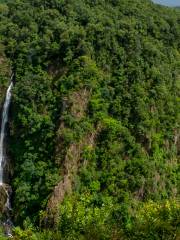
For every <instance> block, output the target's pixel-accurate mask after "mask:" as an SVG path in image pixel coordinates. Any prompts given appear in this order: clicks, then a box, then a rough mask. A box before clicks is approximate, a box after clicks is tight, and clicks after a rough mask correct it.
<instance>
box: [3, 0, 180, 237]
mask: <svg viewBox="0 0 180 240" xmlns="http://www.w3.org/2000/svg"><path fill="white" fill-rule="evenodd" d="M5 2H6V3H2V4H0V36H1V42H2V44H3V45H4V46H5V53H6V56H7V57H8V58H9V59H10V60H11V62H12V68H13V70H14V72H15V87H14V89H13V102H12V114H11V115H12V117H11V118H12V119H11V125H10V127H11V131H10V139H11V141H10V152H11V156H12V159H13V162H14V175H13V179H12V185H13V190H14V196H13V208H14V220H15V222H16V224H19V225H20V226H21V227H24V229H25V230H24V232H23V231H22V230H20V228H16V229H15V235H17V239H137V240H139V239H166V240H167V239H169V240H170V239H178V237H179V227H180V219H179V215H180V214H178V213H179V211H180V206H179V203H178V198H179V186H180V175H179V172H180V171H179V170H180V169H179V152H178V147H179V139H178V137H179V123H180V118H179V100H180V98H179V90H180V82H179V80H180V52H179V46H180V26H179V23H180V12H179V10H178V9H170V8H165V7H160V6H156V5H154V4H153V3H152V2H151V1H148V0H117V1H114V0H112V1H111V0H108V1H107V0H94V1H92V0H77V1H73V0H51V1H46V0H7V1H5ZM83 90H84V91H86V92H88V94H86V95H83V96H84V99H81V101H79V102H78V101H77V100H76V99H75V97H73V96H76V93H80V92H82V91H83ZM87 98H88V99H87ZM73 102H76V105H77V107H79V108H80V107H81V106H82V105H83V102H87V106H86V109H85V110H84V114H79V115H78V114H77V112H76V111H75V110H74V111H73ZM78 105H79V106H78ZM91 132H95V134H96V139H95V140H94V141H95V142H94V143H93V145H91V146H90V144H85V146H83V149H81V152H80V159H79V161H78V162H80V164H78V170H77V172H76V174H75V179H74V180H73V193H72V194H69V195H68V196H66V197H65V199H64V201H63V203H61V204H60V206H59V217H58V222H57V223H56V224H55V225H54V228H55V229H56V231H57V233H52V232H51V231H49V230H43V229H41V230H42V233H35V232H36V229H38V228H39V227H40V228H43V227H44V226H41V224H40V223H41V221H42V219H41V217H42V216H43V215H44V214H45V209H46V206H47V202H48V199H49V196H50V194H51V192H52V191H53V188H54V186H55V185H56V184H57V183H58V182H59V181H60V180H61V179H62V178H63V174H65V173H64V172H63V165H64V162H65V159H67V158H66V154H67V152H68V149H69V148H70V147H71V146H73V145H74V146H76V144H78V143H79V144H80V142H81V141H84V142H85V143H86V138H87V136H88V134H90V133H91ZM146 214H147V215H146ZM27 226H29V227H27ZM31 226H32V227H31ZM51 227H52V226H51ZM45 228H47V226H46V227H45ZM43 231H47V232H44V233H43ZM40 234H41V235H40Z"/></svg>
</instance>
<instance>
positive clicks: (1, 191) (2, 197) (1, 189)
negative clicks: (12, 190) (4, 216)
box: [0, 184, 8, 213]
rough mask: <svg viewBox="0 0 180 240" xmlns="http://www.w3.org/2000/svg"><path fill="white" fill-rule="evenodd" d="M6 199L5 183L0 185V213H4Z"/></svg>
mask: <svg viewBox="0 0 180 240" xmlns="http://www.w3.org/2000/svg"><path fill="white" fill-rule="evenodd" d="M7 199H8V192H7V187H6V185H4V184H3V185H0V213H4V212H5V210H6V202H7Z"/></svg>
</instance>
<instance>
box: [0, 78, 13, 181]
mask: <svg viewBox="0 0 180 240" xmlns="http://www.w3.org/2000/svg"><path fill="white" fill-rule="evenodd" d="M12 78H13V76H12V77H11V82H10V85H9V87H8V89H7V92H6V98H5V102H4V106H3V112H2V120H1V133H0V185H2V184H3V175H4V174H3V172H4V171H3V168H4V167H3V166H4V163H5V161H6V153H5V149H4V142H5V131H6V124H7V122H8V113H9V106H10V102H11V89H12V87H13V81H12Z"/></svg>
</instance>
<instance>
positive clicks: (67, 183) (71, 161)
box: [43, 89, 99, 227]
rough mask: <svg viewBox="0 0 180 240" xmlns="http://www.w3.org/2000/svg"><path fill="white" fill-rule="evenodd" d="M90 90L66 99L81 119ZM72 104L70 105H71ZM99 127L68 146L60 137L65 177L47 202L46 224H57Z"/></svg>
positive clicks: (60, 159) (58, 151) (59, 154)
mask: <svg viewBox="0 0 180 240" xmlns="http://www.w3.org/2000/svg"><path fill="white" fill-rule="evenodd" d="M89 97H90V92H89V91H87V90H86V89H82V90H80V91H78V92H74V93H73V94H72V95H71V96H70V97H69V98H68V99H66V107H68V108H69V111H70V113H71V114H72V115H73V116H74V117H75V118H76V119H77V121H80V120H81V119H82V118H83V117H84V116H85V113H86V109H87V105H88V102H89ZM69 105H70V107H69ZM65 128H66V127H65V124H64V122H63V121H61V124H60V128H59V132H60V134H59V135H61V132H62V131H63V130H64V129H65ZM98 132H99V131H98V127H97V128H96V129H94V131H92V132H87V133H86V134H85V136H84V137H83V138H82V139H81V140H80V141H79V142H78V143H71V144H70V145H69V146H68V147H67V148H65V147H64V146H63V141H64V139H63V137H62V138H58V139H57V142H58V143H59V144H58V145H57V149H56V163H57V164H59V166H63V167H62V169H61V176H63V179H62V180H61V181H60V182H59V183H58V184H57V186H55V188H54V191H53V193H52V195H51V196H50V198H49V201H48V204H47V211H46V212H47V214H46V216H45V217H44V220H43V221H44V224H45V225H46V226H48V227H50V226H56V222H57V220H58V219H57V218H58V214H59V212H58V207H59V204H60V203H61V202H62V201H63V200H64V197H65V195H66V194H70V193H71V192H72V186H73V184H74V177H75V176H76V174H77V172H78V169H79V168H80V166H81V156H82V152H83V149H84V147H87V146H88V147H93V146H94V145H95V139H96V136H97V133H98ZM64 149H66V151H65V152H63V151H64Z"/></svg>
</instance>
